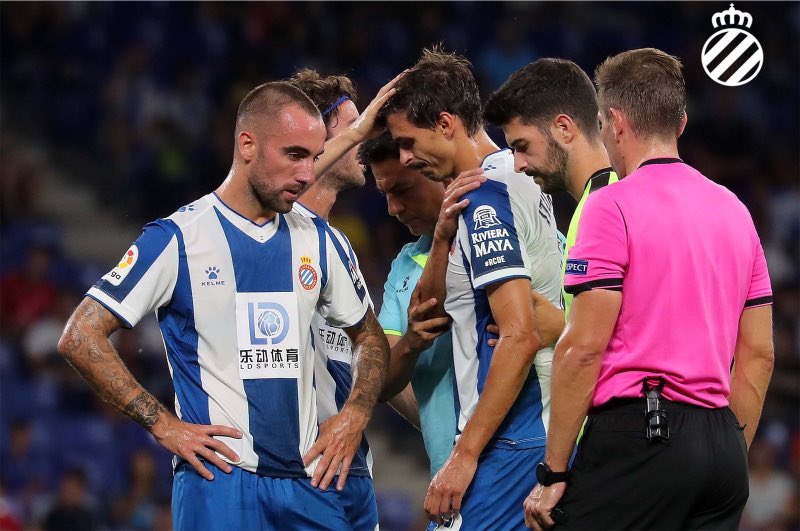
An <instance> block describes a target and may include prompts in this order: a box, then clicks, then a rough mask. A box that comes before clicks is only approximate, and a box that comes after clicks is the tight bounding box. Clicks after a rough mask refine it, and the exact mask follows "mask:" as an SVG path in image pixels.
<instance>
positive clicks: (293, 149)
mask: <svg viewBox="0 0 800 531" xmlns="http://www.w3.org/2000/svg"><path fill="white" fill-rule="evenodd" d="M283 152H284V153H297V154H298V155H301V156H303V157H308V156H309V155H311V151H310V150H309V149H308V148H305V147H303V146H285V147H284V148H283Z"/></svg>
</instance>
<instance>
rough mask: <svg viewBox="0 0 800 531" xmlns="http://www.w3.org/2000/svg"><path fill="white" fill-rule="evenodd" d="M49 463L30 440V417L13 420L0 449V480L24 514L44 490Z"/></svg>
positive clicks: (31, 439)
mask: <svg viewBox="0 0 800 531" xmlns="http://www.w3.org/2000/svg"><path fill="white" fill-rule="evenodd" d="M49 465H50V463H48V461H47V458H46V457H45V455H44V454H43V452H41V451H40V450H39V449H38V448H36V447H35V446H34V444H33V431H32V428H31V423H30V421H28V420H27V419H18V420H15V421H14V422H12V423H11V428H10V430H9V441H8V447H7V448H6V449H5V451H3V452H2V453H0V482H1V483H2V484H3V486H4V488H5V490H6V491H7V492H8V495H9V496H10V497H11V498H13V499H14V500H16V502H17V503H18V505H19V507H20V509H21V511H22V513H23V514H24V515H25V514H28V513H29V512H30V511H29V509H30V508H31V507H32V506H33V505H34V503H35V501H36V499H37V497H39V496H41V495H42V494H43V493H44V492H45V489H46V483H47V477H46V474H48V473H49V471H50V469H51V467H50V466H49Z"/></svg>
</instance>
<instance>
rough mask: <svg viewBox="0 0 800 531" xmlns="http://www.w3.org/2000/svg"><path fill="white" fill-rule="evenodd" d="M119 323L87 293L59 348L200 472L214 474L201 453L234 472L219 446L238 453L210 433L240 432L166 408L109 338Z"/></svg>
mask: <svg viewBox="0 0 800 531" xmlns="http://www.w3.org/2000/svg"><path fill="white" fill-rule="evenodd" d="M121 326H122V323H121V322H120V320H119V319H117V317H116V316H114V314H112V313H111V312H109V311H108V310H107V309H106V308H105V307H104V306H103V305H101V304H100V303H98V302H97V301H95V300H94V299H92V298H89V297H86V298H84V299H83V301H82V302H81V303H80V305H78V307H77V308H76V309H75V312H74V313H73V314H72V316H71V317H70V318H69V321H68V322H67V326H66V327H65V328H64V333H63V335H62V336H61V339H60V340H59V342H58V350H59V352H61V354H62V355H63V356H64V358H66V360H67V362H69V364H70V365H72V367H73V368H74V369H75V370H76V371H78V373H79V374H80V375H81V376H83V378H84V379H85V380H86V381H87V382H89V385H91V386H92V388H93V389H94V390H95V392H97V394H98V395H100V396H101V397H102V398H103V399H104V400H105V401H106V402H108V403H109V404H111V405H113V406H114V407H116V408H117V409H119V410H120V411H122V412H123V413H125V414H126V415H127V416H129V417H130V418H131V419H133V420H135V421H136V422H138V423H139V424H141V425H142V427H143V428H145V429H146V430H148V431H149V432H150V433H152V434H153V437H155V439H156V440H157V441H158V442H159V443H160V444H161V445H162V446H163V447H164V448H166V449H167V450H169V451H170V452H172V453H174V454H175V455H178V456H180V457H182V458H184V459H186V460H187V461H188V462H189V463H190V464H191V465H192V466H194V468H195V469H196V470H197V472H198V473H199V474H200V475H202V476H203V477H205V478H206V479H208V480H211V479H214V476H213V475H212V474H211V472H209V471H208V469H206V467H204V466H203V464H202V463H201V462H200V460H199V459H198V456H199V457H202V458H204V459H206V460H207V461H209V462H211V463H213V464H214V465H216V466H217V467H219V468H220V469H222V470H223V471H225V472H230V471H231V467H230V465H228V464H227V463H225V462H224V461H222V459H220V458H219V456H218V455H217V454H216V453H215V451H216V452H219V453H220V454H222V455H224V456H225V457H227V458H228V459H230V460H231V461H233V462H236V461H238V460H239V458H238V456H236V454H235V453H233V451H231V449H230V448H228V447H227V446H225V445H224V444H223V443H221V442H220V441H218V440H216V439H214V438H212V436H213V435H225V436H228V437H235V438H241V436H242V433H241V432H240V431H239V430H235V429H233V428H229V427H226V426H203V425H198V424H189V423H187V422H183V421H182V420H180V419H179V418H177V417H176V416H175V415H173V414H172V413H170V412H169V411H167V408H165V407H164V406H163V405H162V404H161V403H160V402H159V401H158V400H156V398H155V397H154V396H153V395H151V394H150V393H148V392H147V391H146V390H145V389H144V388H143V387H142V386H141V385H140V384H139V382H137V381H136V379H135V378H134V377H133V375H132V374H131V373H130V371H129V370H128V368H127V367H126V366H125V364H124V363H123V362H122V360H121V359H120V357H119V354H117V351H116V350H115V349H114V345H112V344H111V341H110V340H109V336H110V335H111V334H112V333H113V332H114V331H116V330H117V329H119V328H120V327H121Z"/></svg>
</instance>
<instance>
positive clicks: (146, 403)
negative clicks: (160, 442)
mask: <svg viewBox="0 0 800 531" xmlns="http://www.w3.org/2000/svg"><path fill="white" fill-rule="evenodd" d="M165 411H166V408H165V407H164V406H162V405H161V403H160V402H159V401H158V400H156V399H155V397H153V395H151V394H150V393H148V392H147V391H142V392H141V393H139V395H138V396H137V397H136V398H134V399H133V400H131V401H130V402H129V403H128V405H127V406H125V410H124V412H125V414H126V415H128V416H129V417H130V418H132V419H133V420H135V421H136V422H138V423H139V424H141V425H142V426H144V427H145V428H148V429H149V428H152V427H153V424H155V423H156V421H158V418H159V416H160V415H161V414H162V413H163V412H165Z"/></svg>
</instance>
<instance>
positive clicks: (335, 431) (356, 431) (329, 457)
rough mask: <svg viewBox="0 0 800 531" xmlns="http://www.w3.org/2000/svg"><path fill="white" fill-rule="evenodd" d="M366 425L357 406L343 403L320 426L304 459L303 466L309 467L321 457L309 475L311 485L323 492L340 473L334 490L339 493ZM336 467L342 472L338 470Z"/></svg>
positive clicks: (362, 414) (363, 414)
mask: <svg viewBox="0 0 800 531" xmlns="http://www.w3.org/2000/svg"><path fill="white" fill-rule="evenodd" d="M367 422H369V415H367V414H366V413H364V412H363V411H362V410H361V409H359V408H358V407H356V406H350V405H348V404H345V406H344V407H343V408H342V410H341V411H340V412H339V413H337V414H336V415H334V416H332V417H331V418H329V419H328V420H326V421H325V422H323V423H322V424H320V426H319V436H318V437H317V442H315V443H314V445H313V446H312V447H311V448H310V449H309V450H308V453H306V455H305V456H303V465H304V466H309V465H310V464H311V463H312V462H313V461H314V459H316V458H317V457H318V456H320V459H319V462H318V463H317V466H316V468H315V469H314V475H313V476H311V485H312V486H313V487H317V486H319V488H320V489H322V490H325V489H327V488H328V486H329V485H330V484H331V482H332V481H333V478H334V476H336V473H337V472H339V481H338V482H337V483H336V489H337V490H342V489H343V488H344V484H345V481H347V474H349V473H350V464H351V463H352V462H353V456H354V455H355V453H356V450H358V446H359V445H360V444H361V436H362V434H363V433H364V428H366V427H367ZM339 465H341V467H342V469H341V471H340V470H339Z"/></svg>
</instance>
